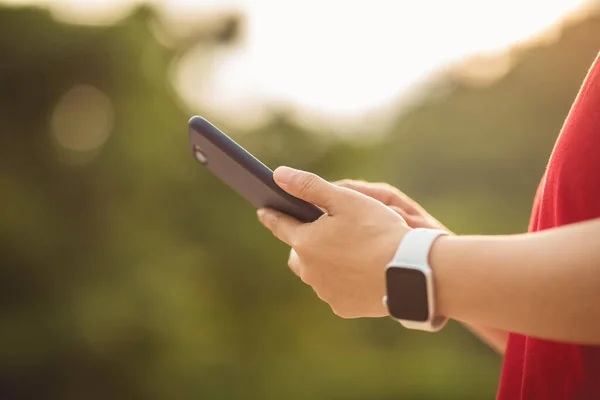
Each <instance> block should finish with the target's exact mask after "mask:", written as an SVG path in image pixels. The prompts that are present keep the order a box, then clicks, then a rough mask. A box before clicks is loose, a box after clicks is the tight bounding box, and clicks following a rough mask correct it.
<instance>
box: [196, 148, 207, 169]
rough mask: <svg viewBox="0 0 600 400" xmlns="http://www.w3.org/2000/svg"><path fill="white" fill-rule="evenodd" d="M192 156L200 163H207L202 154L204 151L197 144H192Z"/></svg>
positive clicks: (204, 155)
mask: <svg viewBox="0 0 600 400" xmlns="http://www.w3.org/2000/svg"><path fill="white" fill-rule="evenodd" d="M194 158H195V159H196V160H198V162H199V163H200V164H202V165H206V164H207V163H208V158H207V157H206V154H204V152H203V151H202V150H201V149H200V147H198V146H194Z"/></svg>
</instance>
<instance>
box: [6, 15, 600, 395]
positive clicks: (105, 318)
mask: <svg viewBox="0 0 600 400" xmlns="http://www.w3.org/2000/svg"><path fill="white" fill-rule="evenodd" d="M238 22H239V21H237V20H236V19H235V18H233V19H232V18H229V19H225V20H224V21H223V24H222V27H223V29H222V30H220V31H218V32H216V33H215V32H213V33H212V34H210V33H207V34H204V35H200V36H199V37H197V38H196V39H195V40H196V41H198V42H200V41H203V42H205V43H206V45H207V46H208V47H211V46H228V45H230V44H231V43H232V42H234V41H235V39H236V37H237V30H236V26H237V23H238ZM156 24H157V20H156V16H155V15H154V13H153V11H152V10H151V9H148V8H140V9H139V10H137V11H136V12H135V13H133V14H132V15H131V16H129V17H127V18H126V19H125V20H123V21H121V22H120V23H118V24H116V25H114V26H109V27H86V26H73V25H65V24H61V23H58V22H56V21H54V20H53V19H52V18H50V16H49V14H48V13H47V12H46V11H43V10H38V9H29V8H26V9H11V8H0V132H1V134H0V195H1V197H0V201H1V205H2V208H1V211H0V216H1V219H0V308H1V312H0V398H3V399H4V398H7V399H13V398H14V399H107V398H110V399H199V398H202V399H253V398H256V399H378V400H386V399H400V398H410V399H447V398H462V399H480V398H492V397H493V396H494V393H495V390H496V386H497V380H498V376H499V370H500V363H501V359H500V357H499V356H497V355H495V354H493V353H492V352H491V351H490V350H489V349H487V348H486V347H485V346H484V345H483V344H481V343H479V342H478V341H477V339H475V338H474V337H472V336H471V335H470V334H469V333H468V332H467V331H466V330H465V329H464V328H462V327H461V326H459V325H458V324H451V325H450V326H448V328H447V329H445V330H444V331H443V332H441V333H440V334H436V335H429V334H422V333H417V332H409V331H406V330H404V329H401V327H400V326H399V325H397V324H396V323H394V322H393V321H391V320H388V319H381V320H353V321H347V320H341V319H338V318H336V317H335V316H334V315H333V314H332V313H331V312H330V310H329V308H328V307H327V305H325V304H323V303H321V302H320V301H318V300H317V298H316V297H315V296H314V294H313V292H312V291H311V289H310V288H307V287H305V286H304V285H303V284H301V283H300V282H299V281H298V280H297V279H296V278H295V277H294V276H293V275H292V274H291V273H289V271H288V270H287V267H286V265H285V262H286V257H287V252H288V249H287V248H286V247H285V246H284V245H282V244H280V243H278V242H277V241H276V240H274V239H273V238H272V237H271V236H270V235H269V234H268V233H267V232H266V231H265V230H264V229H262V228H261V227H260V226H259V224H258V223H257V222H256V220H255V214H254V212H253V210H252V208H251V207H250V206H249V205H247V204H246V203H245V202H244V201H243V200H242V199H240V198H239V197H238V196H237V195H236V194H234V193H232V192H231V191H230V190H229V189H227V188H226V187H225V186H224V185H223V184H221V183H220V182H218V181H217V180H216V179H215V178H213V177H212V176H210V175H209V174H208V173H206V172H205V171H203V170H202V169H201V168H200V167H199V166H198V165H197V164H196V163H195V162H194V161H193V159H192V158H191V156H190V154H189V150H188V147H187V120H188V118H189V117H190V116H191V114H192V111H190V110H186V109H184V108H183V107H182V106H181V104H180V100H179V99H178V97H177V94H176V93H175V92H174V89H173V88H172V86H171V84H170V80H169V76H170V73H171V68H172V66H173V65H174V63H176V62H177V60H178V58H179V57H180V56H181V55H182V54H183V53H184V52H185V50H186V48H187V46H188V45H189V43H188V44H185V45H183V44H182V45H181V46H177V45H175V46H167V45H166V44H163V42H161V41H159V40H158V39H157V38H156V37H155V35H154V32H155V30H156ZM208 47H207V48H208ZM598 48H600V19H599V18H598V17H590V18H588V19H587V20H585V21H582V22H579V23H577V24H573V25H572V26H570V27H568V28H566V29H565V30H564V33H563V35H562V37H561V38H560V40H558V41H557V42H555V43H552V44H546V45H539V46H537V47H524V48H521V49H517V50H515V51H514V54H513V56H514V58H515V64H514V67H513V68H512V70H511V72H510V73H508V75H506V76H505V77H504V78H502V79H501V80H499V81H497V82H496V83H494V84H492V85H491V86H488V87H484V88H477V87H472V86H469V85H467V84H465V83H462V82H461V81H460V80H458V79H455V78H453V77H452V75H447V76H445V78H444V79H442V81H441V82H440V86H439V87H438V86H435V85H434V86H433V87H432V88H431V96H429V97H427V96H426V97H425V100H424V101H423V102H422V103H421V104H420V105H418V106H416V107H414V108H412V109H411V110H410V111H409V112H405V113H402V114H400V113H398V118H397V120H396V122H395V123H394V124H393V126H392V127H391V128H389V131H388V132H385V134H384V135H382V137H383V139H381V140H380V141H378V142H377V143H371V144H364V143H363V144H360V143H354V142H350V141H343V140H340V139H335V137H338V136H335V135H328V132H315V131H308V130H307V129H305V128H302V127H300V126H299V125H297V124H295V123H294V122H292V120H290V119H289V118H287V117H286V116H285V115H281V114H279V115H278V114H274V116H273V118H272V119H271V120H270V122H269V123H268V124H266V125H265V126H262V127H260V128H259V129H255V130H252V131H251V132H246V133H244V134H243V135H242V134H241V133H240V132H236V131H235V130H232V129H228V127H227V121H218V120H217V121H216V122H217V124H218V125H220V126H221V127H223V128H224V130H226V131H227V132H230V133H231V134H232V136H234V137H235V138H236V139H237V140H238V141H239V142H240V143H241V144H242V145H244V146H245V147H247V148H248V149H250V151H252V152H254V153H255V154H257V155H258V156H259V157H260V158H261V159H263V160H264V161H265V162H266V163H267V164H269V165H271V166H277V165H279V164H287V165H292V166H295V167H299V168H304V169H307V170H311V171H314V172H317V173H319V174H321V175H322V176H324V177H326V178H328V179H331V180H335V179H340V178H344V177H350V178H362V179H367V180H375V181H387V182H389V183H391V184H394V185H396V186H398V187H400V188H401V189H402V190H404V191H405V192H406V193H408V194H409V195H411V196H412V197H414V198H415V199H416V200H418V201H420V202H421V203H422V204H423V205H424V206H425V207H426V208H428V209H429V210H430V211H431V212H432V213H433V214H434V215H436V216H437V217H439V218H440V220H442V221H443V222H445V223H446V224H447V225H448V226H449V227H450V228H452V229H454V230H456V231H457V232H461V233H508V232H521V231H524V230H525V229H526V227H527V221H528V213H529V210H530V203H531V199H532V197H533V194H534V192H535V189H536V185H537V182H538V180H539V178H540V177H541V175H542V173H543V170H544V166H545V163H546V160H547V158H548V155H549V152H550V151H551V149H552V144H553V142H554V139H555V137H556V134H557V133H558V131H559V130H560V127H561V124H562V121H563V119H564V117H565V115H566V113H567V112H568V109H569V106H570V103H571V101H572V99H573V98H574V96H575V95H576V93H577V90H578V86H579V84H580V82H581V80H582V79H583V77H584V75H585V72H586V70H587V68H588V66H589V64H590V63H591V61H592V60H593V58H594V56H595V54H596V52H597V50H598ZM81 84H85V85H91V86H93V87H95V88H98V89H99V90H101V91H102V92H104V93H105V94H106V95H107V96H108V98H110V100H111V102H112V106H113V108H114V114H115V115H114V116H115V118H114V121H115V123H114V129H113V130H112V133H111V135H110V137H109V138H108V140H107V141H106V143H105V144H104V145H103V147H102V148H101V149H100V150H99V151H97V152H96V153H97V154H96V153H94V152H92V153H93V154H84V157H83V158H84V161H85V159H86V157H87V158H88V159H93V160H92V161H91V162H81V160H79V161H78V160H74V159H72V157H73V155H70V156H69V154H64V150H61V149H60V148H59V146H57V144H56V142H55V141H54V140H53V139H52V132H51V129H52V128H51V121H52V118H53V117H52V115H53V112H54V109H55V106H56V104H57V102H58V101H59V99H60V98H61V96H62V95H63V94H64V93H65V92H67V91H68V90H69V89H70V88H72V87H73V86H75V85H81ZM442 91H443V92H444V93H445V94H444V95H438V94H439V93H441V92H442ZM193 111H194V112H193V113H198V114H202V110H193ZM209 117H210V116H209ZM74 123H76V122H74ZM75 129H76V130H77V131H79V132H80V133H81V135H85V132H86V130H87V129H89V127H86V126H75ZM371 133H372V134H375V133H376V134H377V136H378V137H379V136H380V134H381V132H371ZM367 134H368V133H367ZM69 157H71V158H69Z"/></svg>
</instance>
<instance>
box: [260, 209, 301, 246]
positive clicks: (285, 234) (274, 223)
mask: <svg viewBox="0 0 600 400" xmlns="http://www.w3.org/2000/svg"><path fill="white" fill-rule="evenodd" d="M257 215H258V219H259V220H260V222H261V223H262V224H263V225H264V226H265V227H266V228H267V229H269V230H270V231H271V232H272V233H273V235H275V237H276V238H277V239H279V240H281V241H282V242H284V243H286V244H288V245H289V246H290V247H293V243H294V242H295V240H294V239H295V238H296V236H297V234H298V230H299V228H300V227H301V226H302V222H300V221H298V220H297V219H295V218H293V217H290V216H289V215H287V214H284V213H282V212H279V211H275V210H271V209H268V208H262V209H260V210H258V211H257Z"/></svg>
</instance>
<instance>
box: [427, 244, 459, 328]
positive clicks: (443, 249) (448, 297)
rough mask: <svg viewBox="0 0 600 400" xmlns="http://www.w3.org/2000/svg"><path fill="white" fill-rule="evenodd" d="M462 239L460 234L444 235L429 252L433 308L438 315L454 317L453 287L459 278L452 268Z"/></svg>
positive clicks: (454, 297)
mask: <svg viewBox="0 0 600 400" xmlns="http://www.w3.org/2000/svg"><path fill="white" fill-rule="evenodd" d="M462 242H463V239H462V238H461V237H460V236H454V235H446V236H442V237H440V238H438V239H437V240H436V241H435V242H434V243H433V246H432V247H431V250H430V252H429V265H431V269H432V271H433V276H434V277H435V279H434V286H435V293H436V304H435V309H436V310H437V312H438V314H439V315H443V316H445V317H447V318H455V316H456V313H455V311H456V310H455V307H456V304H455V303H456V301H455V300H456V299H457V297H456V295H453V293H454V290H453V287H454V286H456V285H455V284H456V283H457V280H458V279H460V273H459V272H458V271H456V268H454V264H455V262H454V261H455V260H456V259H457V258H458V254H459V252H460V251H461V250H460V248H462V247H463V245H462Z"/></svg>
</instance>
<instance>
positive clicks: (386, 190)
mask: <svg viewBox="0 0 600 400" xmlns="http://www.w3.org/2000/svg"><path fill="white" fill-rule="evenodd" d="M337 185H338V186H340V187H345V188H347V189H352V190H355V191H357V192H360V193H362V194H364V195H365V196H369V197H372V198H374V199H375V200H378V201H380V202H382V203H383V204H385V205H386V206H397V207H400V208H402V209H404V210H405V211H406V212H408V213H415V212H419V208H418V205H417V204H416V203H415V201H414V200H413V199H411V198H410V197H408V196H407V195H406V194H405V193H404V192H402V191H401V190H400V189H397V188H395V187H394V186H391V185H388V184H387V183H370V182H363V181H354V180H349V179H347V180H342V181H339V182H337Z"/></svg>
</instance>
